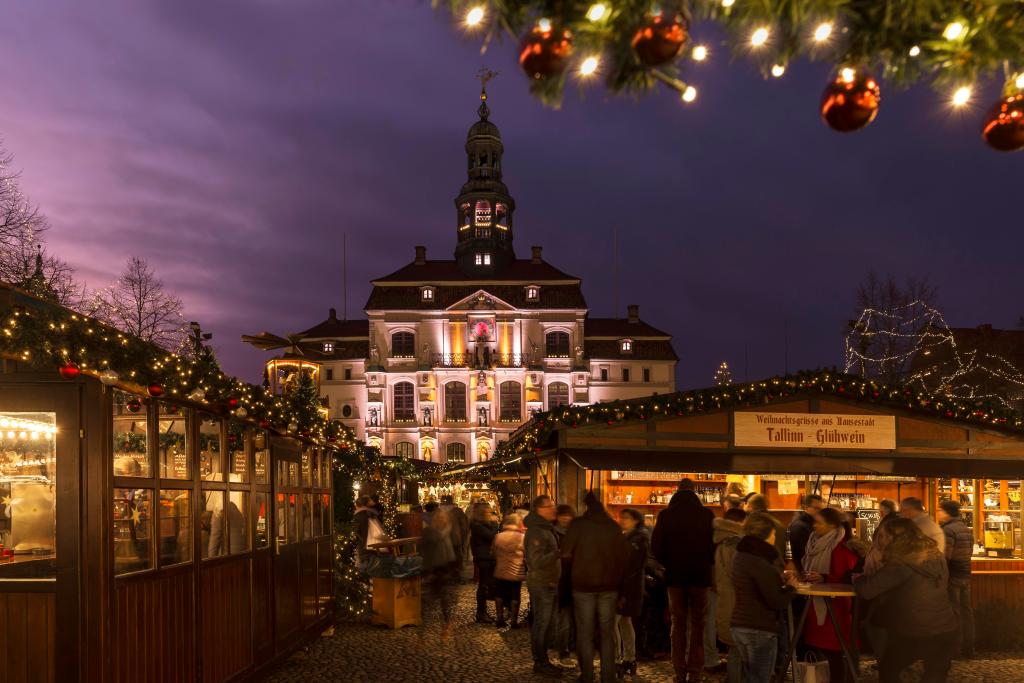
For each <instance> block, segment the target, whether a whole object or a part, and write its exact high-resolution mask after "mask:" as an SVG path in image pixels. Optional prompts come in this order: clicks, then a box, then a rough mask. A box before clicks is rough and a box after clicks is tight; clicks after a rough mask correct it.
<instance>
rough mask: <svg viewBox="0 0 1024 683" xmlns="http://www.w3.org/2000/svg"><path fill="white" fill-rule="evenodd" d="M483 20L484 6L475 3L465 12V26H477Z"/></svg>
mask: <svg viewBox="0 0 1024 683" xmlns="http://www.w3.org/2000/svg"><path fill="white" fill-rule="evenodd" d="M483 20H484V8H483V7H481V6H479V5H477V6H476V7H473V8H472V9H470V10H469V11H468V12H466V26H479V25H480V22H481V21H483Z"/></svg>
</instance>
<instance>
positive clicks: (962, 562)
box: [939, 500, 974, 658]
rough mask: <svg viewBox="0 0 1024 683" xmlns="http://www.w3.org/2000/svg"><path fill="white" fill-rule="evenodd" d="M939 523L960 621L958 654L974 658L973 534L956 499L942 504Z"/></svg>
mask: <svg viewBox="0 0 1024 683" xmlns="http://www.w3.org/2000/svg"><path fill="white" fill-rule="evenodd" d="M939 524H940V525H941V526H942V532H943V533H944V534H946V566H947V567H948V568H949V601H950V603H952V605H953V611H954V612H956V616H957V618H958V619H959V620H960V637H959V643H958V644H959V646H960V647H959V648H958V650H959V652H960V656H962V657H967V658H970V657H973V656H974V608H972V607H971V556H972V555H973V554H974V535H973V534H972V533H971V528H970V527H969V526H967V525H966V524H964V520H963V518H962V517H961V516H960V504H959V503H957V502H956V501H955V500H944V501H942V502H941V503H939Z"/></svg>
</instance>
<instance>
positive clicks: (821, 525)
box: [803, 508, 862, 683]
mask: <svg viewBox="0 0 1024 683" xmlns="http://www.w3.org/2000/svg"><path fill="white" fill-rule="evenodd" d="M850 536H851V533H850V524H849V522H847V521H846V520H845V519H844V518H843V514H842V513H841V512H839V511H838V510H836V509H835V508H825V509H824V510H821V511H819V512H818V513H817V514H815V515H814V533H812V534H811V537H810V539H809V540H808V541H807V552H806V554H805V555H804V560H803V566H804V580H806V581H808V582H810V583H821V582H823V583H850V582H851V574H852V573H853V572H854V571H856V570H857V568H858V565H859V564H861V562H862V560H861V558H860V556H859V555H857V553H855V552H854V551H853V550H851V549H850V548H849V547H848V546H847V541H849V540H850ZM832 613H833V614H834V615H835V617H836V623H837V624H839V629H840V631H841V632H842V634H843V639H844V640H846V641H847V642H849V638H850V629H851V627H852V621H853V620H852V617H851V605H850V599H849V598H833V599H832ZM804 643H805V644H806V645H808V646H809V647H814V648H816V649H818V650H819V651H821V653H822V654H823V655H824V657H825V659H827V660H828V665H829V680H830V681H831V682H832V683H854V682H853V681H847V680H846V679H847V678H848V676H849V674H848V672H847V670H846V665H845V664H844V662H843V648H842V645H840V643H839V640H838V639H837V638H836V632H835V629H834V628H833V627H832V624H831V622H830V621H829V618H828V610H827V608H826V607H825V600H824V598H813V599H812V600H811V608H810V612H809V613H808V614H807V621H806V623H805V624H804Z"/></svg>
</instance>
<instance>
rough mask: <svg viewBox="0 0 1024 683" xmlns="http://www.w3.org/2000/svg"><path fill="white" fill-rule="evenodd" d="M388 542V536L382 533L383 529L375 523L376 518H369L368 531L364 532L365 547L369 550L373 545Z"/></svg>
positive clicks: (378, 523)
mask: <svg viewBox="0 0 1024 683" xmlns="http://www.w3.org/2000/svg"><path fill="white" fill-rule="evenodd" d="M390 540H391V539H390V538H388V535H387V534H386V533H384V527H383V526H381V524H380V522H379V521H377V518H376V517H370V525H369V529H367V531H366V547H367V548H369V547H371V546H372V545H373V544H374V543H386V542H387V541H390Z"/></svg>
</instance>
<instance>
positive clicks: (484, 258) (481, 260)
mask: <svg viewBox="0 0 1024 683" xmlns="http://www.w3.org/2000/svg"><path fill="white" fill-rule="evenodd" d="M475 262H476V265H478V266H489V265H491V255H490V254H477V255H476V259H475Z"/></svg>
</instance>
